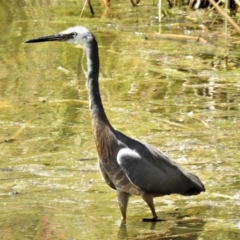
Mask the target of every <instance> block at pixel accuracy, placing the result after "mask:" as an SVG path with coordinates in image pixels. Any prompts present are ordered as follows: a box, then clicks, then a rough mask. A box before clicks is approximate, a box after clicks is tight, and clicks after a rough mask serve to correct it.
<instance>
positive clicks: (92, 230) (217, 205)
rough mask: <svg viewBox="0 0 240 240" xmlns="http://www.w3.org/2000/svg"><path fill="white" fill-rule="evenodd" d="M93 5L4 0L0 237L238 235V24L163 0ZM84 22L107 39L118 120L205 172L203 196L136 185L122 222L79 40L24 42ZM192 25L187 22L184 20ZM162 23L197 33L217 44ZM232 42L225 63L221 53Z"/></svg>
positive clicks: (105, 82)
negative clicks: (210, 23)
mask: <svg viewBox="0 0 240 240" xmlns="http://www.w3.org/2000/svg"><path fill="white" fill-rule="evenodd" d="M92 3H94V10H95V13H96V16H95V17H93V18H92V17H91V16H90V13H89V10H88V9H86V10H85V11H84V13H83V16H82V18H80V17H79V15H80V12H81V7H82V3H78V2H75V1H70V0H64V1H41V2H39V1H17V3H15V1H2V2H1V3H0V12H1V16H2V17H1V22H2V24H1V25H2V31H1V32H2V34H1V38H0V53H1V54H0V66H1V68H0V114H1V118H0V124H1V130H0V148H1V163H0V179H1V187H0V206H1V211H0V229H1V231H0V237H1V239H117V238H120V239H122V238H123V239H124V238H129V239H237V238H238V237H239V235H240V201H239V200H240V177H239V167H240V161H239V157H240V153H239V149H238V148H239V127H240V121H239V120H240V119H239V118H240V114H239V104H240V85H239V82H238V80H239V76H240V71H239V45H238V36H236V35H234V34H231V35H230V33H231V31H229V33H228V34H227V36H226V37H225V38H224V37H223V36H224V35H223V33H222V30H221V29H222V25H216V28H215V31H214V32H210V31H206V32H200V31H199V30H197V29H192V28H191V27H186V26H183V23H182V21H181V22H180V23H179V22H177V21H172V22H171V21H167V22H166V21H165V22H163V24H162V27H161V28H160V27H159V25H158V23H157V20H156V19H157V18H156V13H157V9H156V6H153V5H152V3H146V1H142V2H141V4H140V5H139V7H137V8H132V7H131V4H130V2H128V1H117V0H116V1H113V0H112V3H111V8H110V9H109V10H108V11H106V10H105V9H104V8H103V6H102V5H101V2H100V1H93V0H92ZM73 25H82V26H86V27H88V28H89V29H91V31H92V32H93V33H94V34H95V35H96V37H97V40H98V42H99V48H100V58H101V72H100V87H101V94H102V99H103V102H104V107H105V109H106V112H107V115H108V116H109V119H110V121H111V123H112V124H113V126H114V127H115V128H117V129H118V130H120V131H122V132H124V133H125V134H127V135H128V136H131V137H134V138H137V139H139V140H142V141H144V142H148V143H150V144H153V145H155V146H157V147H158V148H159V149H161V150H162V151H163V152H164V153H166V154H167V155H168V156H169V157H171V158H172V159H174V160H175V161H177V162H178V163H180V164H181V165H182V166H183V167H185V168H187V169H188V170H190V171H191V172H193V173H195V174H197V175H198V176H199V177H200V178H201V180H202V181H203V182H204V184H205V186H206V188H207V191H206V192H205V193H203V194H201V195H199V196H194V197H183V196H177V195H171V196H165V197H162V198H157V199H156V200H155V202H156V208H157V213H158V215H159V217H160V218H161V219H164V220H166V221H163V222H158V223H156V224H151V223H145V222H142V221H141V219H142V217H148V216H150V211H149V209H148V207H147V206H146V205H145V203H144V202H143V201H142V200H141V199H140V198H138V197H134V198H132V199H131V200H130V203H129V207H128V222H127V225H126V226H121V221H120V211H119V208H118V204H117V202H116V194H115V192H114V191H113V190H111V189H110V188H109V187H108V186H107V185H106V184H105V183H104V182H103V180H102V178H101V175H100V173H99V172H98V168H97V161H96V158H97V155H96V150H95V145H94V141H93V134H92V129H91V122H90V116H89V110H88V96H87V91H86V86H85V75H84V70H83V69H85V70H86V66H85V59H84V56H83V53H82V50H81V49H77V48H75V47H74V46H71V45H68V44H64V43H39V44H24V41H25V40H27V39H30V38H33V37H38V36H44V35H48V34H52V33H56V32H58V31H61V30H64V29H65V28H68V27H69V26H73ZM186 25H187V24H186ZM159 31H161V32H162V33H163V34H170V33H172V34H176V35H180V34H185V35H186V34H188V35H190V36H199V34H200V33H201V35H202V36H203V37H204V39H206V40H207V41H208V42H209V44H200V43H197V42H196V41H194V40H182V39H181V40H180V39H172V38H169V36H166V37H165V38H160V36H159V34H158V32H159ZM226 51H228V53H229V54H228V60H227V65H226V61H225V59H224V54H225V52H226Z"/></svg>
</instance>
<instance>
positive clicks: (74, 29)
mask: <svg viewBox="0 0 240 240" xmlns="http://www.w3.org/2000/svg"><path fill="white" fill-rule="evenodd" d="M72 32H76V33H78V34H88V33H89V31H88V29H87V28H85V27H81V26H76V27H71V28H68V29H66V30H64V31H62V32H60V33H62V34H68V33H72Z"/></svg>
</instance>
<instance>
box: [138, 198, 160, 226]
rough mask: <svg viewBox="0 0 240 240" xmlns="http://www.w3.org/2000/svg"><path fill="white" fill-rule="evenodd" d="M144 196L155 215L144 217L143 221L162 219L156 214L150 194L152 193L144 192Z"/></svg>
mask: <svg viewBox="0 0 240 240" xmlns="http://www.w3.org/2000/svg"><path fill="white" fill-rule="evenodd" d="M142 198H143V200H144V201H145V202H146V203H147V205H148V206H149V208H150V209H151V211H152V215H153V218H143V221H153V222H155V221H162V220H160V219H158V216H157V214H156V211H155V207H154V202H153V197H152V195H150V194H143V195H142Z"/></svg>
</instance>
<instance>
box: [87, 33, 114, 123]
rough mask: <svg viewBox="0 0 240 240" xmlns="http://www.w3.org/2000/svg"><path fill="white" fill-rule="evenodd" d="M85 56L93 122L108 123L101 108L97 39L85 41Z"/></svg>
mask: <svg viewBox="0 0 240 240" xmlns="http://www.w3.org/2000/svg"><path fill="white" fill-rule="evenodd" d="M86 56H87V65H88V79H87V83H88V94H89V107H90V111H91V115H92V119H93V122H96V121H97V122H99V121H100V122H101V124H106V125H109V126H111V125H110V123H109V121H108V118H107V116H106V113H105V111H104V108H103V104H102V99H101V96H100V91H99V84H98V75H99V55H98V45H97V41H96V40H95V38H94V37H93V39H92V40H91V41H90V42H88V43H87V46H86Z"/></svg>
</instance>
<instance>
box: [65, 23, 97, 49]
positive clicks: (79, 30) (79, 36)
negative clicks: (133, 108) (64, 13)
mask: <svg viewBox="0 0 240 240" xmlns="http://www.w3.org/2000/svg"><path fill="white" fill-rule="evenodd" d="M70 33H75V34H76V35H75V36H74V38H72V39H69V40H67V41H66V42H69V43H73V44H77V45H84V43H85V42H86V39H87V38H88V36H92V34H91V33H90V32H89V30H88V29H87V28H85V27H81V26H76V27H71V28H68V29H66V30H64V31H62V32H60V34H70Z"/></svg>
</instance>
